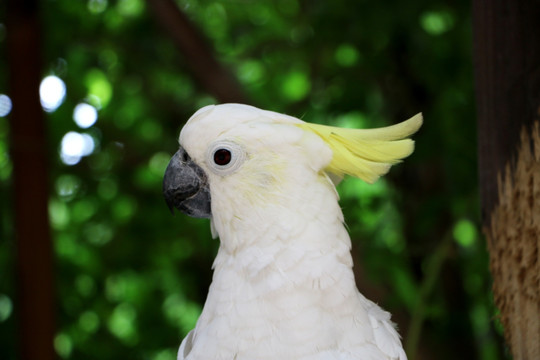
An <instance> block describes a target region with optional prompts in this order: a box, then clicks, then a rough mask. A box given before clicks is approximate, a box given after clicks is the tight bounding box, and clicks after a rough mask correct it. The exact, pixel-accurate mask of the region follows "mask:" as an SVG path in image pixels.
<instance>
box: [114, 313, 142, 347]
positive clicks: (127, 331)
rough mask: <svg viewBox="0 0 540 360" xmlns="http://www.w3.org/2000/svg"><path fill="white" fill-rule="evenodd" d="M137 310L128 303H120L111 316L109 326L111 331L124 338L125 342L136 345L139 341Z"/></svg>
mask: <svg viewBox="0 0 540 360" xmlns="http://www.w3.org/2000/svg"><path fill="white" fill-rule="evenodd" d="M136 318H137V311H136V310H135V308H134V307H133V306H132V305H131V304H128V303H121V304H120V305H118V306H117V307H116V308H115V309H114V311H113V313H112V315H111V316H110V317H109V321H108V324H107V325H108V327H109V330H110V332H111V333H112V334H113V335H115V336H116V337H118V338H119V339H120V340H123V341H124V343H127V344H129V345H135V344H136V343H137V342H138V339H137V333H136V327H135V326H134V325H135V324H134V322H135V319H136Z"/></svg>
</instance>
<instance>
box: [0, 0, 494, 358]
mask: <svg viewBox="0 0 540 360" xmlns="http://www.w3.org/2000/svg"><path fill="white" fill-rule="evenodd" d="M176 3H177V4H178V6H179V8H180V9H182V10H183V11H184V12H185V13H186V14H187V15H188V17H189V18H190V19H191V20H192V21H193V22H194V23H195V24H196V25H197V26H198V27H199V28H200V29H201V30H202V32H203V33H204V34H205V36H206V37H207V38H208V39H209V42H210V44H212V46H213V48H214V49H215V52H216V56H217V58H218V59H219V60H220V61H221V62H222V63H223V64H224V65H225V66H226V67H228V68H229V69H230V70H231V72H232V73H233V74H235V75H236V77H237V78H238V80H239V81H240V83H241V84H242V86H243V88H244V89H245V92H246V93H247V94H248V96H249V98H250V99H252V101H253V103H254V104H256V105H258V106H260V107H262V108H266V109H270V110H276V111H282V112H287V113H289V114H291V115H294V116H298V117H301V118H304V119H306V120H308V121H312V122H320V123H327V124H331V125H339V126H349V127H375V126H383V125H387V124H390V123H394V122H398V121H401V120H405V119H406V118H408V117H410V116H412V115H414V114H415V113H417V112H420V111H422V112H424V116H425V125H424V127H423V128H422V129H421V131H420V133H419V134H418V135H417V136H415V140H416V141H417V142H416V144H417V149H416V151H415V153H414V154H413V156H412V157H411V158H409V159H406V160H405V164H404V165H399V166H397V167H395V168H394V169H393V170H392V171H391V173H390V174H389V175H388V176H387V177H385V178H384V179H381V180H380V181H379V182H377V183H376V184H374V185H367V184H365V183H362V182H360V181H356V180H347V179H346V180H345V181H344V182H343V183H342V184H341V185H340V187H339V191H340V194H341V197H342V207H343V209H344V212H345V217H346V221H347V224H348V226H349V229H350V232H351V237H352V238H353V244H354V246H353V256H354V258H355V261H356V267H355V269H356V270H357V277H358V278H359V287H360V290H361V291H362V292H363V293H364V294H365V295H366V296H367V297H368V298H371V299H373V300H374V301H376V302H378V303H380V304H381V305H383V306H384V307H385V308H387V309H388V310H389V311H391V312H392V313H394V314H395V317H394V319H395V320H396V321H397V322H398V323H399V325H400V329H401V332H402V334H403V335H404V336H405V341H404V342H405V343H406V344H407V345H408V349H407V350H408V351H409V353H410V354H411V353H413V352H414V353H416V350H417V349H418V348H421V349H422V352H421V354H419V355H418V357H417V358H418V359H420V358H437V359H453V358H456V357H457V356H460V357H464V358H470V359H473V358H474V359H477V358H479V359H486V360H488V359H493V360H495V359H502V358H504V355H503V351H502V346H501V345H500V344H501V339H500V329H499V328H497V329H495V328H494V326H493V320H492V319H493V317H494V306H493V304H492V300H491V295H490V290H489V289H490V278H489V274H488V270H487V254H486V250H485V244H484V240H483V239H482V238H481V235H480V230H479V227H478V194H477V180H476V141H475V136H476V134H475V126H474V122H475V117H474V106H473V93H472V69H471V54H470V48H471V39H470V38H471V26H470V9H469V8H470V4H469V2H468V1H465V0H460V1H455V2H452V3H448V2H445V1H441V0H439V1H427V0H419V1H415V2H410V1H403V0H402V1H396V0H394V1H392V0H386V1H379V2H376V1H372V2H368V1H346V2H343V1H341V2H339V1H337V2H327V1H310V2H307V1H295V0H276V1H272V2H262V1H261V2H257V1H247V2H246V1H227V2H215V1H206V0H178V1H176ZM147 5H148V4H147V2H144V1H143V0H118V1H115V0H87V1H71V0H56V1H46V2H43V3H42V20H43V25H44V29H45V30H46V31H45V32H44V34H45V35H44V46H43V49H44V57H43V58H44V60H45V63H44V64H45V68H44V72H43V76H46V75H55V76H58V77H59V78H61V79H62V80H63V81H64V82H65V84H66V87H67V94H66V98H65V100H64V102H63V104H62V105H60V107H58V109H56V110H55V111H53V112H51V113H48V114H47V124H48V128H49V134H48V143H49V165H50V167H51V177H50V184H51V193H50V202H49V213H50V220H51V225H52V231H53V235H54V246H55V249H54V250H55V262H56V289H57V297H56V301H57V309H58V314H57V318H58V322H57V323H58V332H57V334H56V337H55V342H54V346H55V349H56V351H57V353H58V355H59V357H60V358H63V359H87V358H88V359H114V358H125V359H152V360H173V359H175V356H176V348H177V346H178V345H179V343H180V340H181V338H182V337H183V336H184V335H185V334H186V333H187V332H188V331H189V330H190V329H191V328H192V327H193V326H194V324H195V322H196V319H197V317H198V315H199V313H200V311H201V308H202V304H203V302H204V300H205V296H206V292H207V288H208V285H209V282H210V279H211V270H210V269H211V264H212V261H213V256H214V254H215V251H216V248H217V246H218V241H217V240H212V239H211V238H210V231H209V226H208V222H207V221H204V220H196V219H189V218H187V217H185V216H183V215H177V216H175V217H172V216H170V214H169V213H168V211H167V208H166V206H165V203H164V201H163V199H162V195H161V181H162V175H163V172H164V169H165V167H166V165H167V162H168V159H169V157H170V156H171V155H172V154H173V153H174V152H175V151H176V149H177V135H178V131H179V129H180V127H181V126H182V124H183V122H184V121H185V120H187V119H188V118H189V116H190V115H191V114H192V113H193V112H194V111H196V110H197V108H198V107H200V106H203V105H206V104H208V103H213V102H215V100H214V98H213V94H209V93H207V92H206V90H205V89H204V88H202V87H201V85H200V84H199V82H198V81H197V79H195V78H194V77H193V74H192V72H191V71H190V69H189V67H188V66H187V65H186V64H187V62H186V60H185V56H186V55H185V54H182V53H180V52H179V51H178V50H177V48H176V47H175V45H174V43H173V41H172V40H171V38H170V37H168V35H167V34H166V33H164V32H162V31H161V28H160V27H159V24H158V20H156V19H155V18H153V17H152V16H151V14H152V13H151V12H150V9H148V6H147ZM3 15H5V9H4V8H3V7H0V16H1V17H0V69H2V71H0V93H2V94H8V95H9V90H8V89H7V76H8V71H5V69H6V68H7V64H6V60H5V58H6V57H5V50H4V48H5V35H4V34H5V31H6V30H5V26H4V22H5V16H3ZM79 103H87V104H90V105H92V106H94V108H95V109H96V110H97V113H98V120H97V122H96V123H95V124H94V125H92V126H91V127H89V128H85V129H83V128H80V127H78V126H77V125H76V123H75V122H74V121H73V120H72V116H73V110H74V108H75V106H76V105H77V104H79ZM69 131H74V132H79V133H81V134H86V135H88V136H90V137H91V138H92V141H93V143H94V149H93V151H92V152H91V154H88V155H87V156H84V157H82V158H81V159H80V161H79V162H77V163H76V164H74V165H67V164H66V163H64V162H63V161H62V160H61V156H60V155H61V149H62V145H61V143H62V139H63V137H64V135H65V134H66V133H68V132H69ZM8 135H9V128H8V125H7V119H6V118H0V198H2V199H8V200H9V199H10V198H11V196H12V193H11V191H12V190H11V189H12V188H11V171H12V167H13V164H12V163H11V161H10V158H9V155H8ZM12 224H13V214H12V210H11V202H10V201H2V202H0V339H1V340H0V358H2V359H15V355H14V354H15V348H14V344H15V343H16V342H15V334H16V332H15V331H14V329H15V317H14V309H15V310H16V306H17V304H16V303H15V281H16V278H15V276H14V272H13V269H14V260H13V253H14V243H13V241H14V240H13V231H14V229H13V225H12ZM448 239H450V240H448ZM411 339H412V340H411ZM422 356H423V357H422ZM412 358H414V357H412Z"/></svg>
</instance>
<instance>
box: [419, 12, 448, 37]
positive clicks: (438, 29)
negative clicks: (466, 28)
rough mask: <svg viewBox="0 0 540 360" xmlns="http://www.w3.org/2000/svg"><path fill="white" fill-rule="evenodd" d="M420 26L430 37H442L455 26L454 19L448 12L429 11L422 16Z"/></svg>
mask: <svg viewBox="0 0 540 360" xmlns="http://www.w3.org/2000/svg"><path fill="white" fill-rule="evenodd" d="M420 25H421V26H422V28H423V29H424V30H425V31H426V32H427V33H428V34H430V35H440V34H443V33H445V32H447V31H448V30H450V29H451V28H452V27H453V26H454V18H453V17H452V15H451V14H450V13H448V12H444V11H440V12H439V11H427V12H425V13H423V14H422V15H421V16H420Z"/></svg>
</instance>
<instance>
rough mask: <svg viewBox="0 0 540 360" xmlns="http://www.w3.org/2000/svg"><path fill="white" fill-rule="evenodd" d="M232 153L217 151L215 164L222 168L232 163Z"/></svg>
mask: <svg viewBox="0 0 540 360" xmlns="http://www.w3.org/2000/svg"><path fill="white" fill-rule="evenodd" d="M231 157H232V155H231V152H230V151H229V150H227V149H217V150H216V151H215V152H214V163H216V164H217V165H220V166H225V165H227V164H228V163H230V162H231Z"/></svg>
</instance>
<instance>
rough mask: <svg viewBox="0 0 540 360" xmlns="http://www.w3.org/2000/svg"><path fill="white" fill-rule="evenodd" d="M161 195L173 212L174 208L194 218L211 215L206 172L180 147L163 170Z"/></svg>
mask: <svg viewBox="0 0 540 360" xmlns="http://www.w3.org/2000/svg"><path fill="white" fill-rule="evenodd" d="M163 196H164V197H165V201H166V202H167V206H168V207H169V209H170V210H171V212H172V213H173V214H174V208H176V209H178V210H180V211H182V212H183V213H185V214H187V215H189V216H193V217H196V218H210V217H211V216H212V211H211V206H210V188H209V186H208V179H207V177H206V174H205V173H204V171H203V169H201V168H200V167H199V166H198V165H197V164H195V163H194V162H193V161H192V160H191V158H190V157H189V155H188V154H187V152H186V151H185V150H184V149H183V148H182V147H180V150H178V151H177V152H176V154H174V155H173V157H172V159H171V161H170V162H169V165H168V166H167V170H165V175H164V177H163Z"/></svg>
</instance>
